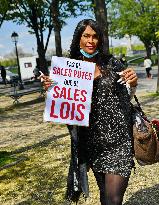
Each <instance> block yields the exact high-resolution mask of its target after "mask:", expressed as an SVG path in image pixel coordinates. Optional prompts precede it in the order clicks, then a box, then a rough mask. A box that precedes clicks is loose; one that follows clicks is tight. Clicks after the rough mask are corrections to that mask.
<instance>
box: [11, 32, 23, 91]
mask: <svg viewBox="0 0 159 205" xmlns="http://www.w3.org/2000/svg"><path fill="white" fill-rule="evenodd" d="M11 38H12V41H13V42H14V43H15V50H16V56H17V66H18V75H19V81H20V84H19V89H24V86H23V84H22V78H21V72H20V65H19V57H18V49H17V42H18V34H17V33H16V32H13V33H12V35H11Z"/></svg>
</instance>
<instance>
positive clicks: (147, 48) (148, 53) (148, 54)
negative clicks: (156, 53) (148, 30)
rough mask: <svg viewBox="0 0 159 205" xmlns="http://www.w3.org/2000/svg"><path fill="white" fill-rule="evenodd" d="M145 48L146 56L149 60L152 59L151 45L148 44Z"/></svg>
mask: <svg viewBox="0 0 159 205" xmlns="http://www.w3.org/2000/svg"><path fill="white" fill-rule="evenodd" d="M145 48H146V55H147V57H148V58H151V44H148V43H146V44H145Z"/></svg>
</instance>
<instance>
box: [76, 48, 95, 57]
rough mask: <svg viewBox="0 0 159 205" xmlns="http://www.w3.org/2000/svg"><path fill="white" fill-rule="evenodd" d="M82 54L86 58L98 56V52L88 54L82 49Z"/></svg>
mask: <svg viewBox="0 0 159 205" xmlns="http://www.w3.org/2000/svg"><path fill="white" fill-rule="evenodd" d="M80 52H81V53H82V55H83V56H84V57H86V58H93V57H94V56H95V55H97V54H98V50H97V51H96V52H95V53H93V54H89V53H86V52H85V51H84V50H83V49H80Z"/></svg>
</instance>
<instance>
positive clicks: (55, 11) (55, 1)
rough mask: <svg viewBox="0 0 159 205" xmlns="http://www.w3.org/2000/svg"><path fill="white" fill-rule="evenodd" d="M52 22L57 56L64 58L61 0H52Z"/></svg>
mask: <svg viewBox="0 0 159 205" xmlns="http://www.w3.org/2000/svg"><path fill="white" fill-rule="evenodd" d="M51 7H52V22H53V27H54V33H55V47H56V55H57V56H62V46H61V22H60V20H59V0H52V6H51Z"/></svg>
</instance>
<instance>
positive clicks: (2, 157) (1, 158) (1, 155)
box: [0, 151, 15, 167]
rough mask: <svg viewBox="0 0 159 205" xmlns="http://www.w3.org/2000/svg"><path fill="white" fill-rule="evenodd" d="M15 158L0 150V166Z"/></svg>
mask: <svg viewBox="0 0 159 205" xmlns="http://www.w3.org/2000/svg"><path fill="white" fill-rule="evenodd" d="M14 161H15V158H13V157H11V155H10V153H9V152H5V151H1V152H0V167H2V166H4V165H7V164H10V163H11V162H14Z"/></svg>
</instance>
